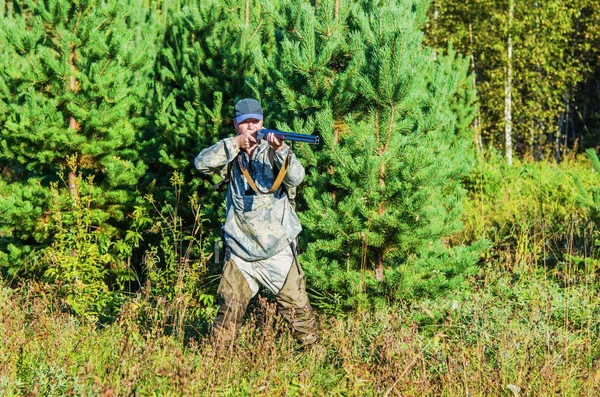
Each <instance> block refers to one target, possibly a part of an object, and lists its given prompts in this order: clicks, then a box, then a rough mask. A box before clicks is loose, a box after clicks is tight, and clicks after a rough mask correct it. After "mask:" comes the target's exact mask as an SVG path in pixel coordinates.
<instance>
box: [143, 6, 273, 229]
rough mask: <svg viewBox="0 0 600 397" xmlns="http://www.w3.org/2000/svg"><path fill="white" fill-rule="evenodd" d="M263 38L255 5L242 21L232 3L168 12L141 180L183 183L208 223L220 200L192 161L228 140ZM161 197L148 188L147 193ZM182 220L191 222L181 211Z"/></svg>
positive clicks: (254, 75) (264, 45)
mask: <svg viewBox="0 0 600 397" xmlns="http://www.w3.org/2000/svg"><path fill="white" fill-rule="evenodd" d="M271 36H272V28H271V25H270V24H269V21H268V20H266V19H264V18H263V11H262V6H261V3H257V4H256V6H253V7H251V8H250V9H249V10H248V14H247V10H246V7H245V3H243V2H239V1H225V2H223V1H216V0H213V1H199V2H190V5H188V6H184V7H182V8H181V10H174V11H173V13H170V14H169V23H168V24H167V25H166V27H165V32H164V37H163V42H162V43H161V49H160V54H159V58H158V60H157V63H156V73H157V82H156V104H155V106H156V108H155V110H154V114H153V115H152V118H153V121H154V126H153V128H151V129H149V130H148V133H147V136H146V139H145V142H144V150H145V151H146V152H148V153H149V165H150V170H149V173H148V175H147V176H146V179H147V180H148V181H150V180H154V181H155V183H157V184H158V186H168V184H169V182H168V176H169V175H170V174H171V172H173V171H177V172H178V173H180V174H181V175H183V176H185V177H186V179H188V183H187V184H186V186H185V187H184V194H185V195H186V196H187V195H191V194H192V192H195V191H197V192H198V193H199V194H200V197H201V200H202V202H203V203H206V204H210V205H206V208H207V216H208V217H209V218H210V220H211V221H212V222H213V223H214V224H216V220H217V214H215V211H214V210H213V209H216V208H218V205H217V203H218V202H219V201H220V200H221V197H220V195H219V194H218V193H217V192H214V191H213V190H212V189H211V186H212V184H214V183H215V181H214V180H208V179H206V178H201V177H198V174H197V173H196V172H195V170H194V169H193V164H192V160H193V158H194V157H195V156H196V155H197V154H198V153H199V152H200V150H202V149H203V148H205V147H207V146H210V145H212V144H214V143H215V142H216V141H217V140H218V139H220V138H223V137H225V136H229V135H231V134H232V133H234V129H233V125H232V122H231V120H232V119H233V105H234V103H235V102H236V101H237V100H238V99H241V98H243V97H245V96H251V95H252V94H251V89H250V87H249V86H248V84H247V81H249V80H252V81H253V82H254V83H253V84H255V85H259V86H260V85H261V84H262V79H263V75H264V73H265V71H264V70H261V68H260V65H261V64H264V62H265V61H264V58H265V57H266V56H267V55H268V53H269V52H270V51H271V48H270V46H271V45H270V42H271V41H272V39H271ZM192 176H194V177H193V178H192ZM169 192H170V190H166V191H162V190H161V189H156V190H155V191H153V194H155V195H157V197H158V196H159V195H160V194H162V193H166V194H169ZM159 198H160V197H159ZM164 199H172V197H164ZM185 216H186V217H188V218H189V217H191V211H190V210H189V209H187V210H186V211H185Z"/></svg>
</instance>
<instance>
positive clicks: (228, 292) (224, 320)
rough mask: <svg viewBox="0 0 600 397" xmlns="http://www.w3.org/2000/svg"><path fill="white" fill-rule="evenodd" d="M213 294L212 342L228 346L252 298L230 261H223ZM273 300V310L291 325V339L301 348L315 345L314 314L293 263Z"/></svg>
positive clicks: (297, 265) (300, 272) (297, 266)
mask: <svg viewBox="0 0 600 397" xmlns="http://www.w3.org/2000/svg"><path fill="white" fill-rule="evenodd" d="M217 295H218V299H219V311H218V312H217V317H216V318H215V322H214V324H213V340H214V342H215V343H216V344H218V345H220V346H228V345H231V343H232V342H233V341H234V340H235V335H236V333H237V330H238V329H239V328H240V326H241V324H242V318H243V316H244V313H245V312H246V308H247V307H248V303H249V302H250V299H251V298H252V296H253V293H252V291H251V289H250V287H249V285H248V281H247V280H246V278H245V277H244V275H243V274H242V272H241V271H240V269H239V268H238V266H237V265H236V264H235V262H234V261H233V260H232V259H229V260H228V261H227V262H225V266H224V267H223V276H222V278H221V283H220V284H219V289H218V291H217ZM275 299H276V301H277V311H278V312H279V314H280V315H281V316H282V317H283V318H285V319H286V320H287V321H288V322H289V323H290V324H291V326H292V333H293V334H294V336H295V338H296V339H297V340H298V341H299V342H300V343H301V344H302V345H310V344H313V343H315V342H317V340H318V338H319V336H318V330H317V322H316V319H315V314H314V312H313V309H312V307H311V306H310V301H309V299H308V295H307V294H306V280H305V277H304V272H303V271H302V268H301V267H300V265H299V264H298V262H297V261H296V260H294V263H292V266H291V267H290V270H289V272H288V275H287V278H286V280H285V283H284V284H283V287H282V288H281V290H280V291H279V293H277V295H276V296H275Z"/></svg>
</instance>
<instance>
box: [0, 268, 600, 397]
mask: <svg viewBox="0 0 600 397" xmlns="http://www.w3.org/2000/svg"><path fill="white" fill-rule="evenodd" d="M473 282H474V288H473V290H472V291H470V292H467V291H465V292H464V293H461V294H457V295H456V296H455V297H453V298H452V299H439V300H435V301H423V302H413V303H412V304H408V303H407V304H406V305H405V306H401V307H393V308H392V307H390V308H388V309H387V310H384V311H382V310H379V311H377V312H363V313H353V314H352V315H350V316H348V317H345V318H333V317H328V318H325V317H321V318H320V324H321V328H322V336H323V340H322V343H321V344H320V345H319V346H316V347H315V348H313V349H312V350H309V351H307V352H297V351H295V346H294V342H293V340H292V339H291V337H290V335H289V331H288V329H287V326H286V325H285V324H283V323H281V322H280V321H278V320H277V318H276V316H275V315H274V308H273V306H272V304H270V303H268V302H266V301H265V300H263V301H260V302H259V304H258V305H257V307H256V310H254V311H253V312H252V313H251V314H250V316H249V317H248V318H247V321H246V323H245V325H244V327H243V329H242V331H241V335H240V338H239V340H238V341H237V342H236V344H235V345H234V346H232V347H231V350H230V351H229V352H228V353H227V354H216V352H215V351H214V350H213V349H212V347H211V345H210V344H208V343H207V342H206V341H205V340H204V339H203V338H202V337H200V336H197V337H196V338H191V339H187V340H185V341H182V340H181V338H179V337H177V336H169V335H167V334H166V333H165V332H164V329H162V330H161V329H159V328H160V325H159V324H158V323H154V324H151V323H150V322H140V321H139V320H140V319H139V315H140V311H139V310H138V309H139V307H141V306H143V305H144V302H143V298H142V297H138V299H137V300H134V301H133V302H132V303H131V304H130V305H128V306H127V309H126V310H125V311H124V313H123V315H122V316H121V318H120V319H119V320H118V321H116V322H115V323H113V324H110V325H107V326H106V327H104V328H98V327H97V326H96V325H95V324H93V323H86V322H81V320H78V319H77V318H75V317H73V316H71V315H69V314H66V313H61V312H59V311H57V310H52V307H54V306H55V305H54V304H53V302H52V301H51V299H49V298H48V297H47V296H44V295H43V294H41V293H40V291H36V289H35V288H30V289H29V290H28V291H27V292H26V293H24V292H23V291H20V292H19V291H14V290H9V289H6V288H5V289H3V290H2V292H1V293H0V307H2V318H1V322H0V335H2V341H1V344H0V373H1V374H2V375H0V390H1V391H2V393H1V394H2V395H6V396H12V395H32V394H42V395H67V394H74V395H97V394H104V395H133V394H136V395H224V396H227V395H231V396H239V395H268V396H272V395H327V396H329V395H351V396H361V395H402V396H421V395H436V396H437V395H445V396H459V395H460V396H464V395H467V394H468V395H473V396H475V395H512V394H513V392H512V391H511V390H510V388H513V389H514V390H517V389H516V388H515V387H518V389H519V390H521V394H522V395H535V396H539V395H557V394H558V395H563V396H594V395H598V393H600V369H599V367H600V361H599V358H600V342H599V341H600V339H599V336H600V335H599V333H600V323H599V321H600V316H599V315H600V306H599V298H598V290H597V289H592V288H590V287H589V286H583V285H580V286H577V287H568V288H563V287H561V286H559V285H558V284H557V283H555V282H551V281H549V280H548V279H547V278H544V276H543V274H537V273H533V274H530V275H529V276H528V277H527V278H522V279H521V280H519V281H516V282H514V280H511V277H510V276H509V275H508V274H503V273H499V272H493V271H488V272H486V273H485V276H483V277H482V278H481V279H478V280H474V281H473ZM141 323H145V326H140V324H141ZM157 331H158V332H157ZM511 385H512V386H511Z"/></svg>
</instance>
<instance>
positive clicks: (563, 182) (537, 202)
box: [455, 155, 595, 283]
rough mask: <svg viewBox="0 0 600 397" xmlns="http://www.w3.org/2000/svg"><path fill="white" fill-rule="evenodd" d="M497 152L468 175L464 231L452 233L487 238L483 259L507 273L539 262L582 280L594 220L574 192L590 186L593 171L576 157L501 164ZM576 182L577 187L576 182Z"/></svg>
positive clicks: (465, 237)
mask: <svg viewBox="0 0 600 397" xmlns="http://www.w3.org/2000/svg"><path fill="white" fill-rule="evenodd" d="M504 163H505V162H504V160H503V159H502V158H501V157H500V156H499V155H498V156H497V157H491V156H490V157H489V158H486V159H480V161H478V162H477V163H476V166H475V169H474V171H473V172H472V173H471V175H470V176H469V179H468V181H467V186H468V188H469V190H470V191H471V199H470V200H468V201H467V202H466V204H465V214H464V219H465V226H466V227H465V230H464V232H463V233H462V234H460V235H457V236H456V237H455V238H456V239H458V240H459V241H463V242H468V241H472V240H476V239H479V238H481V237H484V238H488V239H489V240H491V241H492V243H493V244H494V248H493V249H492V250H491V251H490V252H489V253H488V255H489V256H488V257H487V259H486V260H487V261H496V262H497V264H498V266H501V267H503V268H505V269H507V270H509V271H511V272H516V273H521V272H529V271H532V270H533V269H536V268H538V267H541V268H543V269H546V270H547V271H548V272H549V273H548V274H549V275H554V276H556V277H558V278H559V279H561V280H562V281H564V282H566V283H573V282H582V281H585V274H587V271H588V270H589V261H587V259H586V260H577V261H574V258H580V259H584V258H590V259H591V258H592V255H593V252H594V244H593V240H592V239H591V237H592V236H593V224H591V223H590V218H589V215H588V210H587V209H586V208H584V207H582V206H581V204H580V200H579V199H578V196H580V194H578V192H581V191H582V189H583V190H584V191H590V190H591V188H592V186H594V183H595V181H594V178H595V175H594V174H593V173H590V172H589V165H588V164H586V162H583V161H582V159H579V158H576V159H571V160H569V161H565V162H564V163H563V164H561V165H557V164H555V163H554V162H538V163H530V162H523V163H521V162H515V164H514V165H513V167H510V166H508V165H505V164H504ZM575 181H579V182H578V183H579V186H580V187H579V188H578V187H577V183H575Z"/></svg>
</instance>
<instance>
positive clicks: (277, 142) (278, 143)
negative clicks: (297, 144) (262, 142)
mask: <svg viewBox="0 0 600 397" xmlns="http://www.w3.org/2000/svg"><path fill="white" fill-rule="evenodd" d="M266 139H267V142H268V143H269V146H270V147H271V148H272V149H273V150H275V151H277V150H279V149H281V147H282V146H283V139H278V138H277V136H276V135H275V134H273V133H272V132H269V133H268V134H267V136H266Z"/></svg>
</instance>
